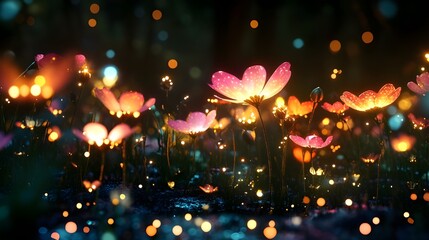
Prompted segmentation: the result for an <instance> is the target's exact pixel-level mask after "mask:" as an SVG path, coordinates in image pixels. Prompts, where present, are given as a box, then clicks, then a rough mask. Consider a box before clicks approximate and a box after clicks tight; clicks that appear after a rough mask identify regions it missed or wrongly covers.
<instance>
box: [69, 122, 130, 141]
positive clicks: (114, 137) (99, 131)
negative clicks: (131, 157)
mask: <svg viewBox="0 0 429 240" xmlns="http://www.w3.org/2000/svg"><path fill="white" fill-rule="evenodd" d="M135 130H136V128H133V129H132V128H130V127H129V126H128V125H127V124H125V123H120V124H118V125H116V126H115V127H113V128H112V130H111V131H110V132H109V133H108V131H107V128H106V127H105V126H104V125H103V124H101V123H96V122H92V123H87V124H86V125H85V126H84V127H83V131H82V132H81V131H79V130H77V129H73V130H72V131H73V134H74V135H75V136H77V137H78V138H80V139H82V140H83V141H85V142H88V143H89V144H90V145H92V144H96V145H97V146H102V145H103V144H110V145H111V146H114V145H118V144H119V143H121V142H122V140H123V139H125V138H127V137H129V136H130V135H131V134H133V133H134V132H135Z"/></svg>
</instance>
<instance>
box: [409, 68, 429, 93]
mask: <svg viewBox="0 0 429 240" xmlns="http://www.w3.org/2000/svg"><path fill="white" fill-rule="evenodd" d="M407 87H408V88H409V89H410V90H411V91H413V92H415V93H417V94H420V95H425V94H426V93H427V92H429V73H428V72H424V73H422V74H420V75H418V76H417V77H416V82H408V83H407Z"/></svg>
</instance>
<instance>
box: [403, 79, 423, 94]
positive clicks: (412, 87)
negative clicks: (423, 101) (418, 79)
mask: <svg viewBox="0 0 429 240" xmlns="http://www.w3.org/2000/svg"><path fill="white" fill-rule="evenodd" d="M407 87H408V88H409V89H410V90H411V91H413V92H414V93H416V94H420V95H423V94H425V93H426V91H425V90H424V89H422V88H421V87H420V86H419V85H417V84H416V83H415V82H408V83H407Z"/></svg>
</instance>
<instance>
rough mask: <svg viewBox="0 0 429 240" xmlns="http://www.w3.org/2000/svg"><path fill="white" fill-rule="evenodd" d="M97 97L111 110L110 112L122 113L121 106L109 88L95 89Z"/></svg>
mask: <svg viewBox="0 0 429 240" xmlns="http://www.w3.org/2000/svg"><path fill="white" fill-rule="evenodd" d="M94 92H95V96H96V97H97V98H98V99H99V100H100V101H101V103H103V105H104V106H105V107H106V108H107V109H109V111H113V112H119V111H121V106H120V105H119V102H118V100H116V96H115V95H114V94H113V93H112V92H111V91H110V90H109V89H108V88H102V89H99V88H95V89H94Z"/></svg>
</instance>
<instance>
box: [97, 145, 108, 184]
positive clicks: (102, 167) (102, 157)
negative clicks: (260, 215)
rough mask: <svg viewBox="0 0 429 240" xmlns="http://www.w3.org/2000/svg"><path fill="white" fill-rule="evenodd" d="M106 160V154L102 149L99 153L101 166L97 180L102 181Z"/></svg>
mask: <svg viewBox="0 0 429 240" xmlns="http://www.w3.org/2000/svg"><path fill="white" fill-rule="evenodd" d="M105 161H106V155H105V153H104V151H103V152H102V153H101V166H100V177H99V179H98V180H99V181H100V182H102V181H103V174H104V163H105Z"/></svg>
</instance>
